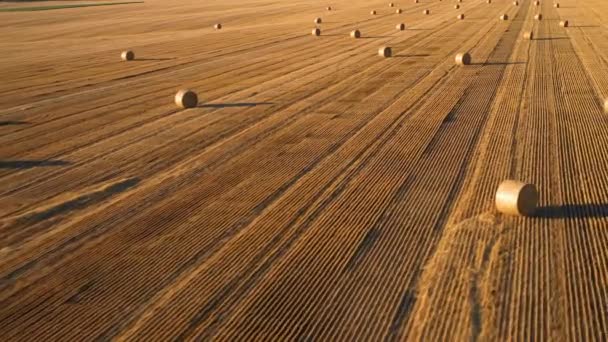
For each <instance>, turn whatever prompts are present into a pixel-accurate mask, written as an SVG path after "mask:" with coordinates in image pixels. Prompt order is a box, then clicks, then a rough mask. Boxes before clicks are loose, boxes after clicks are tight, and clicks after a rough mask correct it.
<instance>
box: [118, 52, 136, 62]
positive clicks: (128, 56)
mask: <svg viewBox="0 0 608 342" xmlns="http://www.w3.org/2000/svg"><path fill="white" fill-rule="evenodd" d="M120 59H122V60H123V61H132V60H133V59H135V53H133V51H131V50H126V51H123V52H122V53H121V54H120Z"/></svg>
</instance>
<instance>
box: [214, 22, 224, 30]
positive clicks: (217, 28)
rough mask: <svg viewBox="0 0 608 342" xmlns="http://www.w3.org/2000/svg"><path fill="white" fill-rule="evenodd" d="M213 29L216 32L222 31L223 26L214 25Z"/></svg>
mask: <svg viewBox="0 0 608 342" xmlns="http://www.w3.org/2000/svg"><path fill="white" fill-rule="evenodd" d="M213 28H214V29H216V30H221V29H222V24H219V23H218V24H215V25H213Z"/></svg>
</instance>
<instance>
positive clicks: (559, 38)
mask: <svg viewBox="0 0 608 342" xmlns="http://www.w3.org/2000/svg"><path fill="white" fill-rule="evenodd" d="M565 39H570V38H567V37H553V38H534V39H532V40H565Z"/></svg>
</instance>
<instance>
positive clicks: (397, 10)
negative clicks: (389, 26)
mask: <svg viewBox="0 0 608 342" xmlns="http://www.w3.org/2000/svg"><path fill="white" fill-rule="evenodd" d="M401 12H403V11H402V10H401V8H397V9H396V10H395V13H397V14H401Z"/></svg>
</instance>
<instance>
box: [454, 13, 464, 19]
mask: <svg viewBox="0 0 608 342" xmlns="http://www.w3.org/2000/svg"><path fill="white" fill-rule="evenodd" d="M456 18H458V19H459V20H464V14H459V15H458V16H457V17H456Z"/></svg>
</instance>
